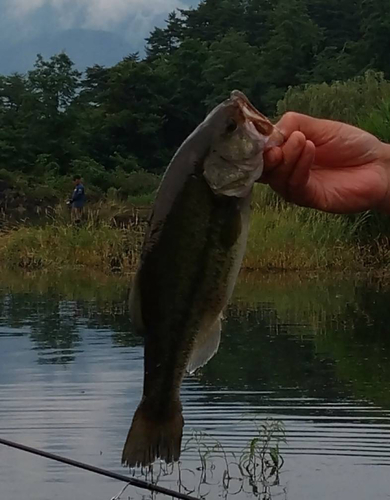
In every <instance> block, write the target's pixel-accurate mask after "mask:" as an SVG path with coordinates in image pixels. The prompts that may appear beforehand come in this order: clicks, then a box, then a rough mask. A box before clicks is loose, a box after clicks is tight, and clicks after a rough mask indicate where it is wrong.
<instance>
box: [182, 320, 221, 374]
mask: <svg viewBox="0 0 390 500" xmlns="http://www.w3.org/2000/svg"><path fill="white" fill-rule="evenodd" d="M220 341H221V317H218V319H217V320H216V321H215V322H214V323H213V324H212V325H211V326H210V327H209V328H207V329H204V330H203V331H201V332H200V333H199V335H198V337H197V338H196V341H195V345H194V347H193V349H192V352H191V357H190V360H189V362H188V365H187V372H188V373H194V372H195V371H196V370H197V369H198V368H200V367H201V366H204V365H205V364H206V363H208V362H209V361H210V359H211V358H212V357H213V356H214V354H215V353H216V352H217V351H218V348H219V343H220Z"/></svg>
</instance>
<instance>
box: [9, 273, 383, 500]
mask: <svg viewBox="0 0 390 500" xmlns="http://www.w3.org/2000/svg"><path fill="white" fill-rule="evenodd" d="M127 295H128V287H127V281H126V280H125V279H123V278H114V277H112V278H107V277H103V276H85V275H83V274H80V273H78V274H75V275H71V276H66V275H61V276H48V275H44V274H42V275H34V276H15V275H9V274H7V273H3V274H2V283H1V285H0V399H1V406H0V436H2V437H5V438H8V439H11V440H15V441H19V442H22V443H24V444H27V445H30V446H36V447H38V448H42V449H45V450H47V451H49V452H52V453H59V454H62V455H65V456H68V457H72V458H75V459H78V460H81V461H85V462H88V463H91V464H94V465H97V466H100V467H104V468H107V469H111V470H114V471H118V472H122V473H123V472H125V470H124V469H122V467H121V465H120V456H121V451H122V446H123V444H124V440H125V438H126V435H127V431H128V428H129V425H130V423H131V418H132V415H133V412H134V410H135V408H136V406H137V404H138V402H139V398H140V394H141V389H142V363H143V361H142V358H143V350H142V339H140V338H138V337H137V336H136V335H134V333H133V332H132V328H131V324H130V321H129V319H128V312H127V305H126V304H127ZM389 304H390V282H389V283H387V281H386V279H384V278H374V277H367V276H362V277H353V278H345V277H337V276H317V277H316V276H314V277H311V278H306V279H304V278H302V277H299V276H297V275H287V276H274V277H272V276H271V277H270V276H268V277H264V276H250V277H248V278H246V279H243V280H241V282H240V284H239V286H238V287H237V290H236V295H235V300H234V302H233V304H232V306H231V308H230V309H229V314H228V317H227V319H226V322H225V325H224V330H223V341H222V345H221V348H220V351H219V353H218V354H217V356H215V358H214V359H213V360H212V361H211V362H210V363H209V364H208V365H207V366H206V367H205V368H204V369H202V370H201V371H200V372H199V373H197V374H196V375H195V376H192V377H189V378H187V379H186V380H185V383H184V385H183V390H182V400H183V405H184V413H185V419H186V427H185V441H186V440H187V438H188V437H190V436H191V435H192V434H193V432H194V431H197V432H203V433H206V435H205V436H203V437H202V438H201V439H200V442H199V443H198V446H195V441H194V440H193V441H192V442H191V444H192V446H188V447H187V448H188V449H187V448H186V449H185V450H184V452H183V456H182V464H181V487H182V488H185V487H187V488H188V489H190V490H191V489H194V488H195V491H194V494H195V496H197V495H198V496H200V495H204V496H206V498H210V499H214V498H219V497H223V498H229V499H233V498H235V499H238V500H240V499H242V498H254V496H253V491H252V490H251V487H250V485H249V484H248V482H247V481H242V480H241V479H242V477H241V476H240V473H239V471H238V468H237V467H236V466H235V465H234V464H233V462H234V460H233V458H232V457H233V455H232V453H234V454H235V456H236V459H238V458H239V456H240V454H241V451H242V449H243V448H244V447H245V445H246V444H247V443H248V441H250V440H251V439H252V438H253V437H255V436H256V432H257V431H256V426H259V425H260V426H261V424H264V423H265V422H267V419H269V418H272V419H274V420H273V421H274V422H275V423H276V424H277V425H279V423H283V425H284V427H285V433H286V439H287V443H280V453H281V456H282V458H283V460H284V465H283V467H282V469H281V471H280V476H279V482H278V484H275V485H274V484H273V482H274V479H275V478H274V477H272V478H271V479H272V480H270V481H269V482H268V483H267V484H265V485H261V484H260V485H259V487H260V492H261V491H262V488H264V491H265V493H264V494H263V495H262V496H261V495H260V497H261V498H283V499H284V498H287V499H289V500H305V499H307V500H309V499H310V500H315V499H321V500H322V499H324V500H325V499H329V498H335V499H338V498H340V499H341V498H342V499H343V500H356V499H365V498H368V497H369V498H371V499H378V500H379V499H385V498H389V495H390V468H389V467H390V363H389V356H390V326H389V325H390V308H389ZM267 425H269V424H267ZM216 440H218V441H219V442H220V443H221V444H222V446H223V448H224V450H225V453H226V454H227V456H228V460H229V461H230V462H231V463H232V465H231V469H230V472H231V475H232V476H234V477H233V479H232V480H231V481H230V483H229V485H228V486H227V487H226V488H224V487H223V485H222V483H221V479H222V477H223V471H224V470H225V468H226V464H225V463H224V461H223V460H222V459H221V458H218V453H217V452H213V453H214V454H213V453H211V455H210V457H209V458H208V461H207V463H206V468H207V471H206V477H204V476H203V477H202V471H201V470H198V469H199V467H200V461H199V450H200V452H201V453H202V452H204V451H205V449H206V446H207V445H211V444H215V442H216ZM160 472H161V477H160V479H159V483H160V484H162V485H164V486H171V487H173V488H174V489H177V488H179V486H178V484H177V482H178V481H177V480H178V476H177V470H176V468H175V469H174V470H173V472H172V473H171V471H170V470H165V469H164V470H162V471H160ZM154 480H156V477H155V476H154ZM122 486H123V485H122V484H121V483H117V482H115V481H112V480H109V479H106V478H102V477H99V476H95V475H93V474H90V473H88V472H83V471H78V470H76V469H73V468H70V467H68V466H65V465H62V464H58V463H54V462H51V461H47V460H45V459H42V458H38V457H34V456H29V455H27V454H25V453H23V452H20V451H17V450H11V449H7V448H4V447H0V499H1V500H3V499H4V500H6V499H7V500H20V499H28V500H54V499H57V500H68V499H69V498H80V499H81V498H82V499H83V500H84V499H93V500H97V499H99V500H100V499H103V500H110V499H111V498H112V497H113V496H115V495H116V494H117V493H119V491H120V489H121V488H122ZM128 498H133V499H141V498H145V499H147V498H151V497H150V495H146V494H143V493H142V492H140V491H136V490H134V489H133V488H129V489H127V490H126V492H125V493H124V494H123V495H122V499H128ZM158 498H163V496H160V495H159V496H158Z"/></svg>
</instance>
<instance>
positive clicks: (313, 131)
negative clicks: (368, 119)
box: [276, 111, 343, 147]
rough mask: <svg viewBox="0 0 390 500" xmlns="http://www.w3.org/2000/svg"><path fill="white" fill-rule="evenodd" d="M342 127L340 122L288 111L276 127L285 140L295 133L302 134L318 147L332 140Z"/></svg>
mask: <svg viewBox="0 0 390 500" xmlns="http://www.w3.org/2000/svg"><path fill="white" fill-rule="evenodd" d="M342 125H343V124H342V123H340V122H335V121H331V120H324V119H321V118H313V117H312V116H308V115H303V114H301V113H295V112H294V111H288V112H287V113H285V114H284V115H283V116H282V118H281V119H280V120H279V122H278V123H277V124H276V127H277V128H278V129H279V130H280V131H281V132H282V134H283V135H284V136H285V137H286V138H288V137H290V135H291V134H292V133H293V132H295V131H299V132H302V133H303V135H304V136H305V137H306V139H308V140H310V141H312V142H313V143H314V144H315V145H316V146H317V147H318V146H321V145H322V144H325V143H326V142H328V141H329V140H330V139H331V138H333V137H334V135H335V132H337V130H338V129H339V127H341V126H342Z"/></svg>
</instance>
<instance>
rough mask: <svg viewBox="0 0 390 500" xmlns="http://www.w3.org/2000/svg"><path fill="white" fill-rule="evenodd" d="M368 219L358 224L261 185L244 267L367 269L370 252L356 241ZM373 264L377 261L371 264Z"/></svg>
mask: <svg viewBox="0 0 390 500" xmlns="http://www.w3.org/2000/svg"><path fill="white" fill-rule="evenodd" d="M366 217H367V216H366V215H362V216H360V217H358V218H355V220H353V221H352V220H351V218H348V217H347V216H340V215H332V214H325V213H322V212H318V211H315V210H310V209H307V208H300V207H296V206H293V205H289V204H287V203H285V202H284V201H283V200H281V199H280V198H278V197H277V195H275V194H274V193H272V192H271V190H270V189H269V188H268V187H266V186H256V189H255V193H254V197H253V213H252V217H251V225H250V232H249V239H248V246H247V252H246V256H245V260H244V267H245V268H247V269H252V270H255V269H256V270H258V269H267V270H269V269H277V270H297V269H300V270H316V269H324V268H332V269H345V268H354V269H359V268H364V266H365V265H366V264H367V259H365V258H364V255H365V253H367V252H366V250H365V249H364V248H363V246H362V245H360V243H359V240H358V238H357V233H358V229H359V227H360V225H361V224H363V223H364V221H365V218H366ZM371 264H373V262H371Z"/></svg>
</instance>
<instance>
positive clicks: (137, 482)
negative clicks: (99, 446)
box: [0, 438, 198, 500]
mask: <svg viewBox="0 0 390 500" xmlns="http://www.w3.org/2000/svg"><path fill="white" fill-rule="evenodd" d="M0 444H3V445H4V446H9V447H10V448H16V449H17V450H22V451H25V452H27V453H32V454H33V455H38V456H39V457H44V458H48V459H49V460H55V461H56V462H61V463H63V464H67V465H71V466H72V467H77V468H78V469H83V470H87V471H89V472H94V473H95V474H100V475H101V476H106V477H109V478H111V479H117V480H118V481H123V482H124V483H127V484H131V486H136V487H137V488H142V489H144V490H149V491H155V492H157V493H163V494H164V495H168V496H170V497H174V498H179V499H182V500H198V499H197V498H195V497H192V496H190V495H187V494H186V493H180V492H178V491H173V490H170V489H169V488H163V487H162V486H157V485H156V484H152V483H148V482H147V481H143V480H142V479H136V478H134V477H129V476H125V475H124V474H118V473H116V472H111V471H109V470H106V469H101V468H100V467H95V466H94V465H89V464H85V463H83V462H78V461H77V460H72V459H71V458H66V457H61V456H60V455H55V454H54V453H48V452H47V451H43V450H39V449H38V448H31V447H30V446H25V445H24V444H19V443H15V442H13V441H8V439H2V438H0Z"/></svg>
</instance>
